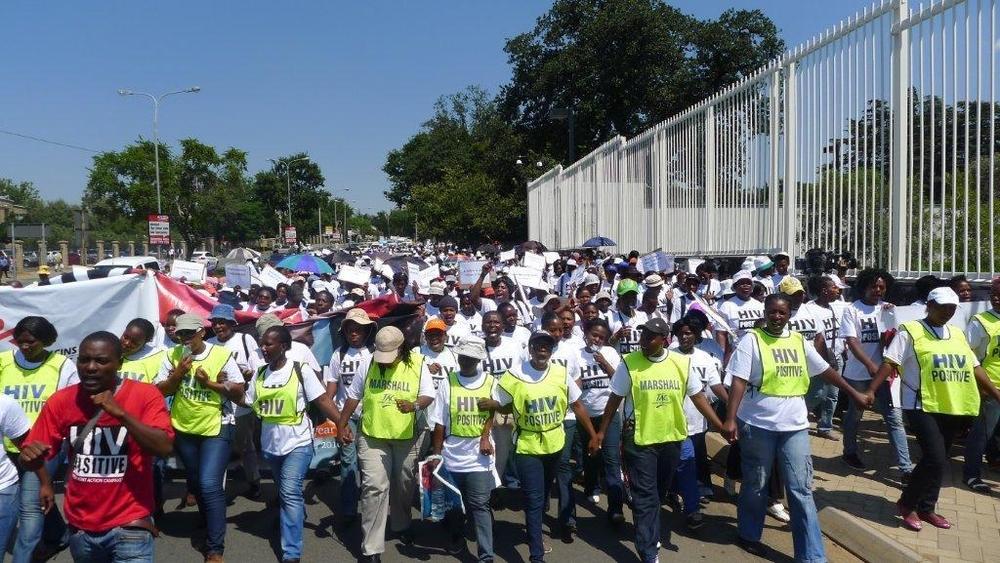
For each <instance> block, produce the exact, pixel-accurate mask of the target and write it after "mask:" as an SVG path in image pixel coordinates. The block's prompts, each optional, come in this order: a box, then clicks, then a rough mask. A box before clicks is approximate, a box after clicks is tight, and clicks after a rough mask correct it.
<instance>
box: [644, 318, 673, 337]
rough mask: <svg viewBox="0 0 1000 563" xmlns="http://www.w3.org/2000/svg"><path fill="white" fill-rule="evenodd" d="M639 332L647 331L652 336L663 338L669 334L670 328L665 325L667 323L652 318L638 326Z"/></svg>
mask: <svg viewBox="0 0 1000 563" xmlns="http://www.w3.org/2000/svg"><path fill="white" fill-rule="evenodd" d="M639 330H645V331H649V332H652V333H653V334H662V335H664V336H666V335H668V334H670V327H669V326H668V325H667V321H665V320H663V319H661V318H660V317H654V318H652V319H649V320H648V321H646V322H644V323H642V324H641V325H639Z"/></svg>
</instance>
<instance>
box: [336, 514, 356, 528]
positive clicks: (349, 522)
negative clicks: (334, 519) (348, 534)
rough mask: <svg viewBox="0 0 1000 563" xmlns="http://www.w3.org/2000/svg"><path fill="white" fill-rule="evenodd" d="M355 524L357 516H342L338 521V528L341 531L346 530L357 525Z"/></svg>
mask: <svg viewBox="0 0 1000 563" xmlns="http://www.w3.org/2000/svg"><path fill="white" fill-rule="evenodd" d="M357 522H358V515H357V514H354V515H351V516H343V517H341V519H340V524H339V526H340V528H341V529H343V530H346V529H348V528H350V527H352V526H354V525H355V524H357Z"/></svg>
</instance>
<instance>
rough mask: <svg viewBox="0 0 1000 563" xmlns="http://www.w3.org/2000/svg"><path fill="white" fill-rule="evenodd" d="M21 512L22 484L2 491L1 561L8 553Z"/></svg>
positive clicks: (0, 501)
mask: <svg viewBox="0 0 1000 563" xmlns="http://www.w3.org/2000/svg"><path fill="white" fill-rule="evenodd" d="M20 512H21V483H19V482H18V483H14V484H12V485H8V486H7V487H6V488H4V489H0V561H3V559H4V554H5V553H7V544H8V543H10V534H11V533H12V532H13V531H14V528H15V527H16V526H17V515H18V513H20Z"/></svg>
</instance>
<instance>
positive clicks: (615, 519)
mask: <svg viewBox="0 0 1000 563" xmlns="http://www.w3.org/2000/svg"><path fill="white" fill-rule="evenodd" d="M608 520H609V521H610V522H611V525H612V526H614V527H616V528H620V527H621V526H622V525H623V524H625V515H624V514H622V513H621V512H615V513H614V514H612V515H611V516H608Z"/></svg>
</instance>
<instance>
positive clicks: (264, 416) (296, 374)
mask: <svg viewBox="0 0 1000 563" xmlns="http://www.w3.org/2000/svg"><path fill="white" fill-rule="evenodd" d="M265 373H267V366H261V367H260V369H258V370H257V377H255V378H254V380H253V389H254V401H253V404H251V405H250V408H251V409H253V412H254V413H255V414H256V415H257V416H258V417H260V419H261V420H262V421H264V422H267V423H268V424H281V425H285V426H297V425H298V424H300V423H301V422H302V415H303V413H305V410H301V411H300V410H299V409H298V406H299V389H300V388H301V387H302V365H301V364H300V363H299V362H292V369H291V371H290V372H289V375H288V379H287V380H286V381H285V382H284V383H282V384H281V385H276V386H272V387H268V386H265V385H264V374H265ZM303 392H304V391H303ZM303 398H304V396H303Z"/></svg>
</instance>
